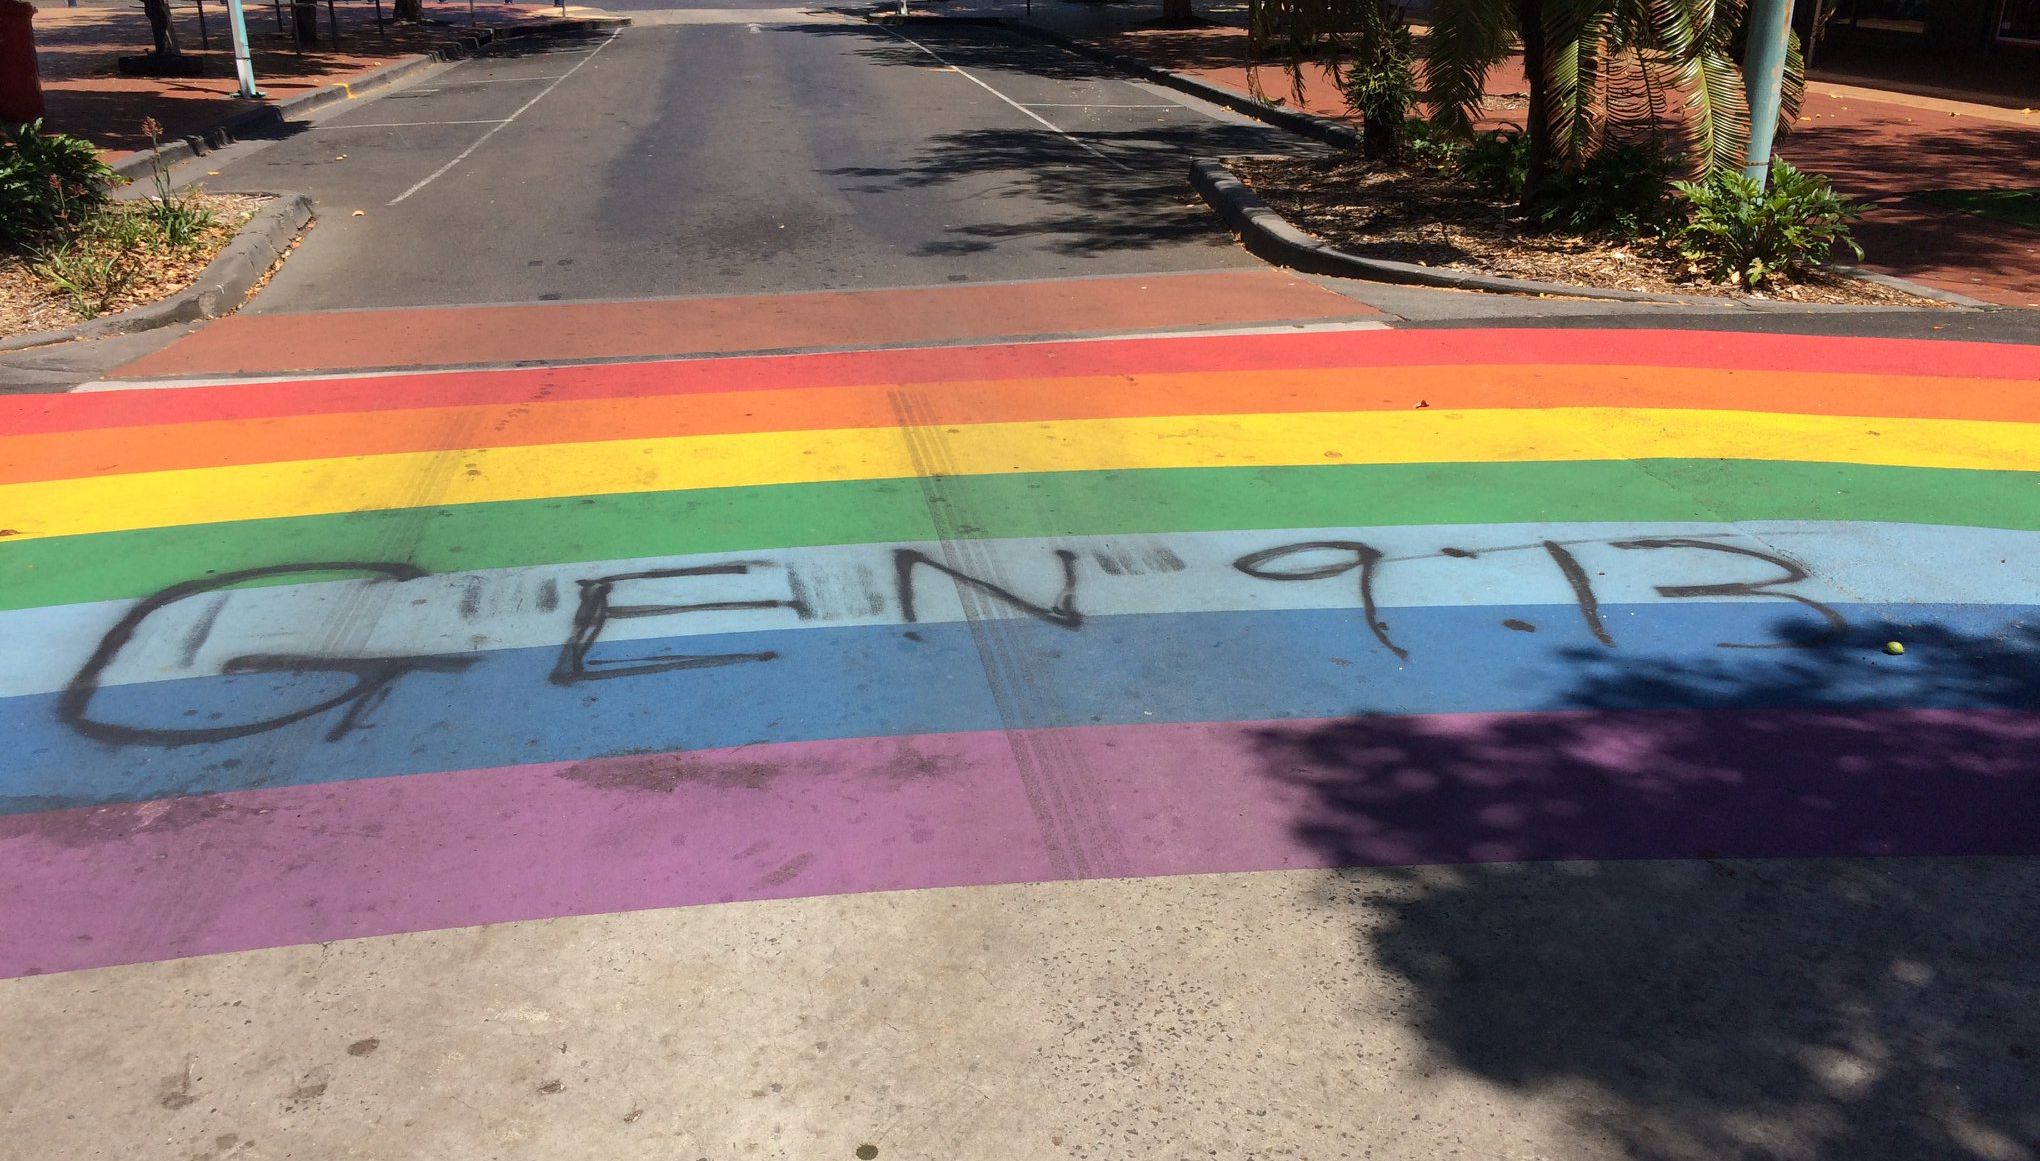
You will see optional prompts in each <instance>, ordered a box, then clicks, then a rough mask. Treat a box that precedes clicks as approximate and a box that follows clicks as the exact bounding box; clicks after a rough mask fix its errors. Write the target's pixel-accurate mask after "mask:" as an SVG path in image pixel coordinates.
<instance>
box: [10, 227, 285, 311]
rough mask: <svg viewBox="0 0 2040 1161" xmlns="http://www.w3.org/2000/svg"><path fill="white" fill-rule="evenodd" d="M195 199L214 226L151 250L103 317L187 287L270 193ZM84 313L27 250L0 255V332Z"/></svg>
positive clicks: (162, 297)
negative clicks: (173, 246)
mask: <svg viewBox="0 0 2040 1161" xmlns="http://www.w3.org/2000/svg"><path fill="white" fill-rule="evenodd" d="M198 200H199V201H200V202H201V203H203V204H204V205H205V206H206V207H207V208H208V209H210V210H212V212H213V215H214V219H215V220H214V223H213V225H212V227H211V228H210V229H208V230H206V231H205V232H204V233H203V234H201V235H200V236H199V238H198V241H197V244H196V245H194V246H192V247H190V248H189V249H185V250H177V251H159V252H158V253H156V254H155V255H153V256H152V257H151V258H150V260H149V264H148V268H147V269H146V270H145V271H144V272H143V273H142V274H141V275H140V276H139V277H137V278H136V279H135V280H134V282H133V283H132V284H130V285H129V286H128V287H127V289H126V290H125V291H124V292H123V293H122V294H121V295H119V296H118V297H117V298H115V299H114V300H113V301H112V303H110V304H109V305H108V307H107V309H106V310H105V311H103V312H101V317H104V316H105V315H110V314H114V313H116V312H119V311H123V310H133V309H134V308H136V307H138V306H148V305H150V304H152V303H157V302H161V301H163V300H164V299H166V298H169V297H170V296H172V295H174V294H177V293H179V292H181V291H183V290H184V289H186V288H187V287H189V286H190V285H191V284H192V283H193V282H196V281H197V280H198V276H199V274H200V273H201V272H203V271H204V270H205V268H206V266H207V265H208V264H210V263H211V262H212V260H213V259H214V258H216V257H218V256H219V253H220V251H221V250H224V249H225V248H226V246H227V243H229V242H231V241H233V240H234V236H235V235H236V234H238V233H240V231H241V227H242V226H244V225H246V224H247V222H248V219H249V218H251V217H254V216H255V212H256V211H257V210H259V209H261V208H262V206H263V204H264V203H266V202H267V201H268V200H269V199H268V198H266V197H259V196H250V195H246V194H202V195H199V197H198ZM128 204H129V205H132V203H128ZM126 212H134V211H133V210H131V209H130V210H127V211H126ZM85 319H86V315H85V313H84V312H82V311H81V310H79V308H78V306H77V305H76V304H75V303H74V302H73V300H72V298H71V296H70V295H69V294H66V293H65V292H64V291H63V290H61V289H59V288H58V287H57V286H55V285H54V284H52V283H51V282H50V281H49V280H48V279H47V278H44V277H43V276H42V275H40V274H38V273H37V272H36V269H35V262H34V259H33V258H32V257H31V256H28V255H21V254H4V255H0V338H12V337H14V336H16V335H24V334H31V333H34V332H36V331H45V330H55V329H57V328H59V327H68V326H75V325H77V324H78V323H80V322H83V321H85Z"/></svg>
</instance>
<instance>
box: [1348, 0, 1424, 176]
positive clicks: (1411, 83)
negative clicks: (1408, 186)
mask: <svg viewBox="0 0 2040 1161" xmlns="http://www.w3.org/2000/svg"><path fill="white" fill-rule="evenodd" d="M1359 24H1360V27H1359V30H1358V35H1357V36H1356V37H1355V38H1354V43H1353V50H1352V57H1351V59H1350V60H1349V61H1348V63H1347V65H1346V68H1345V70H1344V72H1343V73H1342V74H1341V75H1340V78H1339V82H1340V87H1341V88H1342V89H1343V90H1344V91H1345V96H1346V107H1347V108H1349V109H1351V110H1353V111H1354V112H1355V113H1358V114H1360V124H1361V152H1362V154H1363V155H1364V156H1366V157H1367V159H1368V160H1370V161H1392V160H1395V159H1396V158H1398V157H1400V156H1401V155H1402V151H1403V144H1404V127H1405V125H1406V123H1407V122H1408V121H1409V115H1410V110H1411V109H1412V108H1414V107H1415V106H1416V103H1417V95H1418V94H1417V55H1416V49H1415V47H1414V44H1413V42H1412V40H1411V37H1410V26H1409V22H1408V21H1407V20H1406V19H1405V18H1404V16H1403V13H1402V10H1401V9H1399V8H1397V9H1390V8H1389V7H1387V6H1386V5H1385V4H1382V3H1378V2H1376V0H1361V4H1360V21H1359Z"/></svg>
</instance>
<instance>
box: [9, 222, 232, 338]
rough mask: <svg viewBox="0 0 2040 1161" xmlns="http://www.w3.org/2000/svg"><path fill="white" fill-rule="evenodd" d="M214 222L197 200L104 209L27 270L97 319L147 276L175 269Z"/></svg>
mask: <svg viewBox="0 0 2040 1161" xmlns="http://www.w3.org/2000/svg"><path fill="white" fill-rule="evenodd" d="M217 224H218V223H217V220H216V219H215V218H214V217H213V215H212V213H211V212H210V211H209V210H207V209H206V208H205V207H204V205H203V203H201V202H199V201H198V200H197V199H196V198H192V197H188V196H187V197H184V198H179V199H176V200H174V201H165V202H158V201H155V200H153V199H152V200H149V201H144V202H139V203H127V204H124V205H113V206H108V207H107V208H106V209H104V210H102V211H100V212H99V213H97V214H94V215H93V216H92V217H91V218H90V219H88V220H87V222H86V224H85V226H84V228H83V229H80V230H78V231H77V232H76V233H73V234H70V235H68V236H66V237H63V238H60V239H58V240H57V241H55V242H53V243H51V244H50V245H48V246H45V247H42V248H39V249H37V250H35V251H33V252H32V253H31V255H30V258H29V269H30V270H31V271H33V272H34V273H35V274H36V275H37V276H38V277H40V278H42V279H43V280H44V281H45V282H47V283H49V284H50V285H51V286H53V287H55V288H56V289H57V290H59V291H61V292H63V293H64V294H65V295H67V296H69V298H70V300H71V307H72V309H73V310H75V311H77V312H78V317H79V318H85V319H91V318H97V317H99V316H100V315H102V314H104V313H106V312H107V311H108V310H110V309H112V308H113V306H114V304H115V303H118V302H121V301H123V300H126V299H128V298H130V297H132V296H133V293H134V291H135V290H136V289H137V286H138V284H139V283H141V282H143V281H144V280H150V279H151V275H152V274H156V273H159V272H168V271H173V270H179V269H180V268H181V267H182V266H184V265H185V264H187V263H188V262H189V261H190V259H191V258H192V257H193V256H194V252H195V251H197V250H198V249H199V241H200V239H201V237H203V236H204V234H205V233H206V232H208V231H210V230H212V229H213V228H214V227H215V226H216V225H217Z"/></svg>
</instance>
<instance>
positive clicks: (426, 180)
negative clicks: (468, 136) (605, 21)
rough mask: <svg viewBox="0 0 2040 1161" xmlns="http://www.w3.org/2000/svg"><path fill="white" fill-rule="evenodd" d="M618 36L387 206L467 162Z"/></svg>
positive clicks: (582, 59)
mask: <svg viewBox="0 0 2040 1161" xmlns="http://www.w3.org/2000/svg"><path fill="white" fill-rule="evenodd" d="M618 35H620V34H619V33H615V32H612V33H610V34H609V35H608V36H607V37H604V38H603V41H602V43H601V44H598V45H596V46H595V47H594V49H592V50H591V51H590V52H589V53H588V55H586V56H584V57H582V58H581V59H580V60H578V61H576V62H574V67H573V68H570V69H568V70H567V71H566V72H564V73H561V74H560V75H559V76H558V77H557V78H555V79H554V80H553V82H552V83H551V84H549V85H547V86H546V87H545V88H543V89H540V90H539V91H538V93H537V95H536V96H533V97H532V98H531V99H530V100H529V101H526V102H524V103H523V104H522V105H519V106H517V111H516V112H514V113H512V114H510V115H509V116H508V117H505V118H504V119H503V120H502V121H501V122H500V123H498V124H496V125H494V126H492V127H491V128H490V129H489V131H488V132H486V133H484V134H482V135H481V136H480V137H477V138H475V140H474V143H473V144H472V145H469V146H468V147H467V148H466V149H463V150H461V151H460V152H459V153H458V154H456V155H455V156H454V158H453V160H451V161H449V162H447V163H446V164H445V165H442V166H440V167H439V168H438V169H435V170H433V171H432V172H431V173H428V174H426V175H425V176H424V177H423V178H421V179H420V180H419V181H418V183H417V184H416V185H413V186H412V187H411V188H410V189H407V190H405V191H404V192H403V193H400V194H398V195H397V196H396V197H393V198H391V199H390V200H389V201H388V202H387V203H385V204H386V205H392V206H393V205H396V204H397V203H399V202H401V201H403V200H404V199H405V198H408V197H410V196H411V195H412V194H414V193H417V192H418V191H419V190H421V189H424V188H425V187H426V186H428V185H431V184H432V183H433V182H435V181H437V180H439V178H441V177H442V176H444V175H445V174H446V172H447V171H448V170H451V169H452V168H453V167H454V166H456V165H459V164H460V163H461V162H463V161H466V160H467V159H468V157H469V155H471V154H473V153H474V151H475V150H477V149H480V148H481V147H482V144H483V142H486V141H487V140H488V139H489V138H491V137H494V136H495V135H496V134H498V133H500V132H502V131H503V128H504V126H506V125H508V124H510V123H511V122H512V121H515V120H517V118H519V117H522V116H523V115H524V113H525V111H526V110H528V109H530V108H531V107H532V106H533V105H536V104H538V103H539V102H540V101H542V100H544V99H545V98H546V94H548V93H550V92H552V91H553V90H554V89H556V88H559V87H560V85H562V84H564V83H565V82H566V79H567V78H568V77H571V76H573V75H574V74H575V73H577V72H580V71H581V69H582V67H583V66H584V65H586V64H587V63H588V62H589V61H591V60H594V59H595V56H596V54H597V53H600V52H601V51H602V50H603V49H605V48H608V47H609V45H610V43H611V42H612V41H614V40H615V39H616V38H617V36H618Z"/></svg>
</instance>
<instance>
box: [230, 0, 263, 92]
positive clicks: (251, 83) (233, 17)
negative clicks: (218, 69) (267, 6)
mask: <svg viewBox="0 0 2040 1161" xmlns="http://www.w3.org/2000/svg"><path fill="white" fill-rule="evenodd" d="M227 32H228V34H229V35H230V36H231V37H232V38H233V41H234V75H235V76H237V77H239V78H241V89H240V92H239V93H238V94H236V95H238V96H242V97H246V98H248V99H249V100H254V99H255V98H257V97H260V96H261V95H262V90H261V89H258V88H256V87H255V62H254V61H253V60H251V59H249V56H248V16H247V14H246V13H245V12H243V11H242V10H241V0H227Z"/></svg>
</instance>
